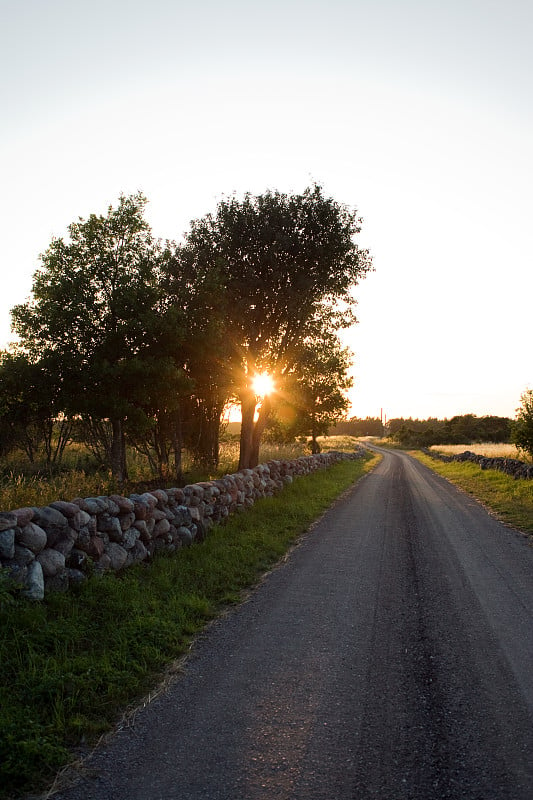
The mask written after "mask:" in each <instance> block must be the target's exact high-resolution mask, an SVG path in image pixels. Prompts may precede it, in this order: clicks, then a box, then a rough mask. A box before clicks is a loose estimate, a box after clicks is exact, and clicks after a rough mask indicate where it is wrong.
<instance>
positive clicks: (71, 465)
mask: <svg viewBox="0 0 533 800" xmlns="http://www.w3.org/2000/svg"><path fill="white" fill-rule="evenodd" d="M318 441H319V443H320V446H321V448H322V450H323V451H324V452H327V451H328V450H353V449H354V448H355V446H356V444H357V439H356V438H355V437H353V436H322V437H319V439H318ZM302 455H309V450H308V448H307V447H306V444H305V442H294V443H292V444H286V445H275V444H264V445H262V447H261V451H260V461H261V462H265V461H269V460H270V459H294V458H298V457H299V456H302ZM238 464H239V443H238V441H237V440H236V439H235V438H232V439H230V440H229V441H223V442H221V445H220V463H219V466H218V469H217V470H216V471H215V472H212V473H206V472H201V471H199V470H198V468H197V467H195V465H194V464H193V463H192V461H191V459H190V458H189V457H188V455H187V453H185V454H184V461H183V469H184V482H185V483H194V482H195V481H198V480H208V479H212V478H216V477H220V476H221V475H227V474H230V473H232V472H236V470H237V467H238ZM128 472H129V475H130V481H129V483H128V485H127V486H125V487H122V488H121V487H119V486H118V485H117V484H116V483H115V482H114V481H113V478H112V477H111V475H110V473H108V472H102V471H94V470H91V469H90V468H89V466H88V462H87V454H86V452H83V451H82V450H81V449H80V446H79V445H74V446H71V447H70V448H69V451H68V452H66V453H65V469H63V470H61V472H59V473H58V474H56V475H52V476H46V475H43V474H42V473H37V474H33V475H32V474H28V471H27V470H24V471H23V470H22V469H21V468H20V467H19V465H18V464H17V463H16V462H12V463H11V464H9V465H4V470H3V474H2V475H0V511H9V510H10V509H13V508H23V507H25V506H44V505H47V504H48V503H51V502H53V501H54V500H72V499H73V498H74V497H94V496H98V495H109V494H113V493H114V492H120V493H123V494H132V493H133V492H135V491H137V490H138V489H139V488H140V485H142V484H143V483H145V482H150V483H153V484H154V486H155V485H156V484H157V486H158V487H161V488H164V487H165V486H166V487H169V486H175V485H176V484H175V480H174V481H173V480H172V479H171V480H170V481H167V482H166V484H164V483H163V482H162V481H157V480H155V481H154V476H153V474H152V473H151V471H150V468H149V465H148V463H147V460H146V459H145V458H144V457H143V456H141V455H139V454H138V453H136V452H134V451H131V452H129V454H128ZM142 491H144V487H143V488H142Z"/></svg>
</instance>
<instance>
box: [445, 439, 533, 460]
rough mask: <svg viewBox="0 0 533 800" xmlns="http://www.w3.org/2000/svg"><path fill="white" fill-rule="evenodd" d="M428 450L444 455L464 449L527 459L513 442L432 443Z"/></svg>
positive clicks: (460, 451) (503, 456)
mask: <svg viewBox="0 0 533 800" xmlns="http://www.w3.org/2000/svg"><path fill="white" fill-rule="evenodd" d="M430 450H436V451H437V452H438V453H445V454H446V455H454V454H456V453H464V452H465V450H469V451H470V452H471V453H477V455H480V456H487V458H518V459H520V461H528V460H529V459H528V458H527V456H526V455H525V454H524V453H523V452H521V451H519V450H518V449H517V448H516V446H515V445H514V444H493V443H492V442H485V443H483V442H481V443H480V444H434V445H433V446H432V447H430Z"/></svg>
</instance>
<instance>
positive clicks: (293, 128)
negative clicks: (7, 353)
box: [0, 0, 533, 419]
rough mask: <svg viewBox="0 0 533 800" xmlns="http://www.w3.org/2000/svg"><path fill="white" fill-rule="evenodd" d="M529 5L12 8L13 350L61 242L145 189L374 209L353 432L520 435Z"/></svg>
mask: <svg viewBox="0 0 533 800" xmlns="http://www.w3.org/2000/svg"><path fill="white" fill-rule="evenodd" d="M532 41H533V3H531V2H530V0H501V1H500V2H494V1H493V0H448V1H447V2H446V3H443V2H442V0H438V1H435V2H434V0H305V2H304V0H269V2H255V1H254V0H195V2H193V0H187V1H186V2H185V0H150V2H148V0H144V1H143V2H139V0H92V2H91V3H87V2H81V0H0V74H1V75H2V80H1V82H0V115H1V125H0V142H1V146H0V187H1V191H0V275H1V287H2V288H1V292H0V347H5V346H6V345H7V343H8V342H9V341H10V339H11V338H12V337H11V334H10V313H9V312H10V309H11V308H12V307H13V306H14V305H15V304H17V303H21V302H24V300H25V299H26V298H27V297H29V295H30V293H31V287H32V276H33V274H34V272H35V270H36V269H37V267H38V266H39V254H40V253H42V252H43V251H45V250H46V249H47V247H48V245H49V244H50V241H51V239H52V237H55V236H66V235H67V226H68V225H69V224H70V223H71V222H73V221H76V220H77V219H78V217H87V216H88V215H89V214H91V213H97V214H100V213H103V214H105V213H106V211H107V208H108V206H109V205H115V204H116V203H117V200H118V198H119V196H120V195H121V194H130V193H133V192H136V191H138V190H141V191H142V192H143V193H144V194H145V195H146V196H147V198H148V200H149V205H148V208H147V213H146V217H147V219H148V221H149V222H150V224H151V226H152V230H153V233H154V235H155V236H157V237H161V238H164V239H167V238H168V239H174V240H178V241H179V239H180V238H181V236H182V235H183V234H184V232H185V231H186V230H187V229H188V226H189V223H190V220H191V219H194V218H197V217H201V216H203V215H204V214H206V213H208V212H211V211H214V210H215V208H216V205H217V203H218V202H219V201H220V200H221V199H222V198H223V197H224V196H227V195H230V194H232V193H237V195H242V194H243V193H244V192H247V191H249V192H251V193H252V194H260V193H262V192H264V191H266V190H267V189H271V190H277V191H280V192H301V191H303V189H304V188H305V187H306V186H309V185H310V184H312V183H314V182H318V183H320V184H321V185H322V186H323V188H324V191H325V193H326V194H327V195H329V196H332V197H334V198H335V200H337V201H339V202H341V203H343V204H346V205H347V206H349V207H350V208H356V209H357V211H358V214H359V215H360V216H361V217H362V218H363V227H362V231H361V234H360V236H359V239H358V243H359V244H360V246H361V247H365V248H368V249H369V250H370V251H371V253H372V256H373V264H374V268H375V271H374V272H372V273H370V274H369V275H368V276H367V277H366V278H365V280H364V281H362V282H361V284H360V285H359V287H358V288H357V290H356V296H357V299H358V312H357V316H358V319H359V323H358V324H357V325H356V326H355V327H354V328H353V329H351V330H350V331H348V332H346V334H345V341H346V343H348V344H349V345H350V347H351V348H352V349H353V351H354V367H353V373H354V389H353V391H352V395H351V400H352V410H351V413H352V414H354V415H356V416H358V417H366V416H379V415H380V413H381V409H383V413H384V414H385V415H386V416H387V417H388V418H389V419H390V418H393V417H400V416H404V417H410V416H412V417H419V418H427V417H440V418H444V417H448V418H449V417H451V416H453V415H455V414H464V413H474V414H478V415H480V416H481V415H484V414H497V415H503V416H510V417H513V416H514V413H515V409H516V408H517V406H518V405H519V403H520V395H521V393H522V392H523V391H524V390H525V389H526V388H528V387H531V388H533V356H532V347H531V322H532V312H531V308H532V304H531V300H532V297H533V269H532V266H533V265H532V252H533V247H532V244H533V242H532V238H533V223H532V221H533V148H532V141H533V137H532V134H533V103H532V98H533V48H532V47H531V42H532Z"/></svg>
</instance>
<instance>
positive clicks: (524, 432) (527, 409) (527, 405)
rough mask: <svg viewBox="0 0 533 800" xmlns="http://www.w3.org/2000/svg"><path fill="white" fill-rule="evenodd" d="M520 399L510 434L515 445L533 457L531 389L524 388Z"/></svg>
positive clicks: (532, 404)
mask: <svg viewBox="0 0 533 800" xmlns="http://www.w3.org/2000/svg"><path fill="white" fill-rule="evenodd" d="M520 401H521V404H520V406H519V407H518V408H517V409H516V422H514V423H513V427H512V434H511V436H512V440H513V442H514V443H515V444H516V446H517V447H518V448H519V449H520V450H524V452H526V453H529V456H530V458H533V389H526V391H525V392H524V393H523V394H522V395H521V397H520Z"/></svg>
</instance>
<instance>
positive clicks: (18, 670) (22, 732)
mask: <svg viewBox="0 0 533 800" xmlns="http://www.w3.org/2000/svg"><path fill="white" fill-rule="evenodd" d="M376 458H377V457H375V456H374V457H371V456H370V455H368V456H367V457H366V459H364V460H363V459H361V460H358V461H347V462H343V463H340V464H337V465H335V466H334V467H332V468H330V469H328V470H325V471H320V472H316V473H313V474H311V475H309V476H306V477H302V478H297V479H296V480H295V481H294V483H293V484H291V485H289V486H288V487H287V488H286V489H285V490H284V491H283V492H282V493H281V494H280V495H279V496H278V497H276V498H267V499H264V500H261V501H259V502H258V503H257V504H256V505H255V506H254V507H253V508H252V509H251V510H250V511H249V512H247V513H246V514H242V515H238V516H236V517H232V518H230V520H229V521H228V523H227V524H226V525H225V526H223V527H215V528H214V529H213V530H212V532H211V533H210V535H209V537H208V538H207V539H206V540H205V541H204V542H202V543H200V544H196V545H194V546H193V547H190V548H186V549H182V550H179V551H178V552H177V553H176V554H175V555H174V556H172V557H161V558H158V559H156V560H155V561H154V563H153V564H152V565H150V566H145V565H138V566H137V567H135V568H132V569H130V570H127V571H126V572H125V573H124V574H123V575H122V576H119V577H117V576H115V575H104V576H100V577H96V576H95V577H93V578H91V579H90V580H89V581H88V582H87V583H86V584H85V585H84V586H83V587H81V588H80V589H79V590H78V591H77V592H75V593H69V594H66V595H64V594H50V595H47V597H46V598H45V601H44V602H43V603H37V604H35V603H31V602H30V601H27V600H23V599H20V600H18V601H17V603H16V604H14V605H13V604H4V605H3V606H2V605H0V625H1V628H2V637H1V638H0V663H1V664H2V681H1V682H0V765H1V766H0V798H1V799H2V800H8V798H10V799H11V798H14V797H19V796H21V795H22V794H24V793H25V792H28V791H35V790H38V789H39V788H40V787H42V786H44V785H45V784H46V783H49V782H50V781H51V779H52V777H53V775H54V773H55V771H56V770H58V769H59V768H60V767H61V766H63V765H64V764H66V763H67V762H68V761H69V760H70V759H71V758H72V753H73V749H72V748H75V747H78V746H79V745H80V744H81V743H83V742H85V743H86V744H89V745H90V744H91V743H92V742H94V741H95V740H96V739H97V738H98V737H99V736H100V735H101V734H102V733H103V732H104V731H105V730H108V729H109V727H110V726H112V725H113V723H115V722H116V721H117V719H118V718H119V716H120V714H121V711H123V709H124V708H125V706H127V704H129V703H131V702H133V701H135V700H136V699H138V698H140V697H141V696H142V695H143V694H145V693H146V692H148V691H149V690H152V689H153V688H154V687H156V686H157V685H158V683H159V682H160V680H161V677H162V675H163V671H164V670H165V668H167V667H168V665H169V663H170V662H172V660H173V659H175V658H177V657H178V656H179V655H180V654H182V653H184V652H185V650H186V649H187V647H188V645H189V643H190V639H191V637H192V636H193V635H194V634H195V633H196V632H198V631H199V630H200V629H201V628H202V627H203V626H204V625H205V624H206V622H207V621H208V620H209V619H211V618H212V617H213V616H214V615H216V614H217V613H218V612H219V611H220V609H221V607H223V606H224V604H227V603H232V602H235V601H237V600H238V599H239V597H240V592H241V591H242V590H243V588H245V587H247V586H250V585H251V584H253V583H254V582H255V581H256V580H257V578H258V576H259V575H260V574H261V573H263V572H264V571H265V570H266V569H268V568H269V567H270V566H271V565H272V564H273V563H275V562H276V561H277V560H278V559H279V558H280V557H281V556H282V555H283V554H284V553H285V552H286V550H287V547H288V546H289V545H290V543H291V542H293V541H294V539H295V537H296V536H298V535H299V534H300V533H301V532H302V531H304V530H305V529H306V528H308V526H309V525H310V523H311V522H312V521H313V520H314V519H315V518H316V517H317V516H318V515H319V514H320V513H321V512H322V511H323V510H324V509H325V508H327V506H329V505H330V504H331V502H332V501H333V499H334V498H335V497H336V496H337V495H338V494H339V493H340V492H342V491H343V490H344V489H345V488H346V487H347V486H349V485H350V484H352V483H353V482H354V481H355V480H357V479H358V478H359V477H360V476H361V475H363V474H364V472H366V471H367V470H368V469H369V468H370V466H371V465H372V464H373V463H375V461H376Z"/></svg>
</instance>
